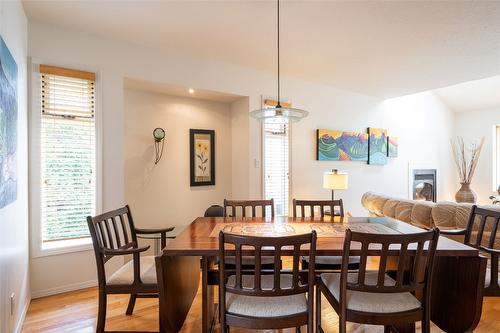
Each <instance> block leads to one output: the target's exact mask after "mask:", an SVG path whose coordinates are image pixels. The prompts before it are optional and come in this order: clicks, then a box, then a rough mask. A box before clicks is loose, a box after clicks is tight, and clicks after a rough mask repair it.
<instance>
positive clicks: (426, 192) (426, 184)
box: [411, 169, 437, 202]
mask: <svg viewBox="0 0 500 333" xmlns="http://www.w3.org/2000/svg"><path fill="white" fill-rule="evenodd" d="M412 180H413V181H412V183H411V185H412V196H413V200H425V201H433V202H436V198H437V195H436V188H437V179H436V169H414V170H412Z"/></svg>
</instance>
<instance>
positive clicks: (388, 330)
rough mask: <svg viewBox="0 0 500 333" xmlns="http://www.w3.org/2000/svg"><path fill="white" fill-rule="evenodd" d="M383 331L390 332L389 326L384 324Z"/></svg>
mask: <svg viewBox="0 0 500 333" xmlns="http://www.w3.org/2000/svg"><path fill="white" fill-rule="evenodd" d="M384 333H391V327H390V326H388V325H385V326H384Z"/></svg>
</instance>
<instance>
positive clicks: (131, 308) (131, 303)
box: [126, 294, 137, 316]
mask: <svg viewBox="0 0 500 333" xmlns="http://www.w3.org/2000/svg"><path fill="white" fill-rule="evenodd" d="M136 299H137V295H136V294H130V299H129V301H128V306H127V312H126V314H127V316H130V315H131V314H132V313H133V312H134V306H135V300H136Z"/></svg>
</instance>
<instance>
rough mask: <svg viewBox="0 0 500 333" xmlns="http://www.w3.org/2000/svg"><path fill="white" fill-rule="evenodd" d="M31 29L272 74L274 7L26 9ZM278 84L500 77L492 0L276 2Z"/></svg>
mask: <svg viewBox="0 0 500 333" xmlns="http://www.w3.org/2000/svg"><path fill="white" fill-rule="evenodd" d="M23 3H24V8H25V10H26V13H27V15H28V17H29V19H31V20H36V21H39V22H45V23H49V24H53V25H56V26H60V27H63V28H66V29H72V30H77V31H82V32H87V33H92V34H96V35H101V36H104V37H107V38H114V39H117V40H122V41H127V42H132V43H135V44H139V45H144V46H147V47H151V48H156V49H163V50H167V51H170V52H178V53H181V54H185V55H189V56H193V57H202V58H206V59H210V60H215V61H221V62H226V63H233V64H239V65H242V66H247V67H252V68H256V69H261V70H266V71H274V70H275V66H276V63H275V38H276V36H275V29H276V27H275V25H276V17H275V2H274V1H137V0H136V1H43V0H39V1H28V0H24V1H23ZM281 6H282V7H281V8H282V66H283V72H284V74H286V75H290V76H294V77H298V78H301V79H305V80H309V81H314V82H319V83H324V84H328V85H333V86H336V87H339V88H344V89H349V90H353V91H358V92H361V93H366V94H369V95H374V96H379V97H395V96H401V95H405V94H409V93H413V92H419V91H424V90H430V89H434V88H439V87H444V86H448V85H451V84H456V83H460V82H465V81H470V80H475V79H481V78H486V77H491V76H495V75H500V1H307V0H303V1H282V5H281Z"/></svg>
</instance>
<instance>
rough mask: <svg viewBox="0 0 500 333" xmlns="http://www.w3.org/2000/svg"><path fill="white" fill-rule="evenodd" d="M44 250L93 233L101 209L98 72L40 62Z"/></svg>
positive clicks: (41, 194)
mask: <svg viewBox="0 0 500 333" xmlns="http://www.w3.org/2000/svg"><path fill="white" fill-rule="evenodd" d="M40 77H41V80H40V82H41V86H40V106H41V107H40V112H41V113H40V220H41V230H40V232H41V240H42V243H43V245H42V248H43V247H46V245H47V246H48V247H50V245H49V244H48V243H50V242H53V241H61V240H71V239H74V240H76V239H81V238H87V237H89V231H88V227H87V222H86V217H87V216H88V215H95V212H96V193H97V191H96V124H95V74H94V73H89V72H82V71H76V70H68V69H63V68H57V67H52V66H46V65H40Z"/></svg>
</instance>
